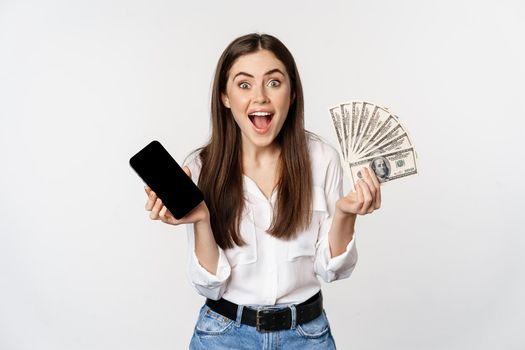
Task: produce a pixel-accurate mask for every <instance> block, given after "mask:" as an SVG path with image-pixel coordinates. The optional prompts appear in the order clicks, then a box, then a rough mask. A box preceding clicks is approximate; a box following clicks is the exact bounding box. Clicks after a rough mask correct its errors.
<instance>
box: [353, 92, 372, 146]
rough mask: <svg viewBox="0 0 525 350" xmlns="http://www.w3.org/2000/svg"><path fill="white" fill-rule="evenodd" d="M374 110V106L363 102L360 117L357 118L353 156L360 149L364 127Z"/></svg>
mask: <svg viewBox="0 0 525 350" xmlns="http://www.w3.org/2000/svg"><path fill="white" fill-rule="evenodd" d="M375 108H376V106H375V105H374V104H372V103H369V102H363V107H362V109H361V117H360V118H359V125H358V135H357V137H356V139H355V142H354V149H353V153H354V154H357V152H358V150H359V147H361V144H362V142H363V136H364V133H365V129H366V126H367V125H368V123H369V121H370V118H371V117H372V115H373V113H374V110H375Z"/></svg>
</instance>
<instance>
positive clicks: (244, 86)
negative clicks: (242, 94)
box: [239, 82, 250, 89]
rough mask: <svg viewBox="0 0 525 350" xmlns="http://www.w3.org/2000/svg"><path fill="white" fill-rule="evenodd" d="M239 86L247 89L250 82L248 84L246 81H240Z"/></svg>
mask: <svg viewBox="0 0 525 350" xmlns="http://www.w3.org/2000/svg"><path fill="white" fill-rule="evenodd" d="M239 87H240V88H241V89H248V88H249V87H250V84H248V83H247V82H242V83H240V84H239Z"/></svg>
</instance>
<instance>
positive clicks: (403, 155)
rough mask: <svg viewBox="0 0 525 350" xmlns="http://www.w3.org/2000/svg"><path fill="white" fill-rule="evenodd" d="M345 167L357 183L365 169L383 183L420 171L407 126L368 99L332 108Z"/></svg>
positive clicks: (331, 114) (333, 120) (331, 112)
mask: <svg viewBox="0 0 525 350" xmlns="http://www.w3.org/2000/svg"><path fill="white" fill-rule="evenodd" d="M329 111H330V116H331V117H332V122H333V124H334V127H335V133H336V136H337V140H338V141H339V145H340V146H341V154H342V155H343V159H344V164H343V165H344V166H343V168H344V170H345V172H346V174H347V176H348V177H349V178H350V180H351V181H352V183H353V184H354V186H355V183H356V182H357V180H358V179H359V178H361V177H362V173H361V171H362V169H363V168H364V167H369V168H370V169H372V170H373V171H374V172H375V174H376V176H377V179H378V180H379V182H381V183H383V182H388V181H392V180H396V179H400V178H404V177H407V176H410V175H415V174H417V152H416V150H415V148H414V143H413V142H412V139H411V137H410V135H409V133H408V130H407V129H406V127H405V126H404V125H403V124H401V122H400V121H399V117H398V116H396V115H394V114H393V113H391V112H390V111H389V110H388V109H387V108H385V107H381V106H378V105H375V104H373V103H369V102H364V101H354V102H348V103H343V104H340V105H337V106H334V107H331V108H330V109H329Z"/></svg>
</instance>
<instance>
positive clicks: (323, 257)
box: [314, 147, 357, 282]
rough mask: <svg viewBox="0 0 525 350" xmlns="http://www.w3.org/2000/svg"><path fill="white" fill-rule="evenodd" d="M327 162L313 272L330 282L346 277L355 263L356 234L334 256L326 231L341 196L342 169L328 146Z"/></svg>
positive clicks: (333, 150)
mask: <svg viewBox="0 0 525 350" xmlns="http://www.w3.org/2000/svg"><path fill="white" fill-rule="evenodd" d="M328 157H329V162H328V167H327V169H326V179H325V186H324V193H325V197H326V203H327V205H326V206H327V210H328V214H327V215H326V216H325V217H324V218H323V219H322V220H321V224H320V228H319V239H318V241H317V245H316V254H315V262H314V270H315V273H316V274H317V275H318V276H320V277H321V278H322V279H323V280H324V281H325V282H332V281H336V280H340V279H343V278H348V277H349V276H350V275H351V274H352V271H353V270H354V268H355V265H356V263H357V249H356V245H355V237H356V234H355V232H354V235H353V238H352V240H351V241H350V242H349V243H348V245H347V246H346V250H345V251H344V252H343V253H342V254H341V255H338V256H336V257H334V258H332V256H331V253H330V245H329V242H328V232H329V231H330V228H331V226H332V220H333V217H334V213H335V203H336V201H337V200H338V199H339V198H341V197H342V196H343V169H342V167H341V162H340V160H339V154H338V153H337V151H336V150H335V149H334V148H332V147H330V152H329V156H328Z"/></svg>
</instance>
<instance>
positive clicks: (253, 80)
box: [221, 50, 292, 147]
mask: <svg viewBox="0 0 525 350" xmlns="http://www.w3.org/2000/svg"><path fill="white" fill-rule="evenodd" d="M221 98H222V102H223V104H224V105H225V106H226V107H227V108H229V109H230V110H231V112H232V114H233V118H234V119H235V122H236V123H237V125H238V126H239V128H240V129H241V134H242V142H243V145H247V144H250V145H252V146H255V147H265V146H268V145H270V144H272V143H273V141H274V140H275V138H276V137H277V135H278V134H279V131H280V130H281V128H282V126H283V124H284V121H285V120H286V116H287V115H288V109H289V107H290V104H291V102H292V96H291V83H290V77H289V76H288V72H287V71H286V68H285V67H284V65H283V63H282V62H281V61H280V60H279V59H277V57H275V55H274V54H273V53H272V52H271V51H268V50H259V51H257V52H254V53H251V54H247V55H243V56H240V57H239V58H237V60H236V61H235V62H234V63H233V65H232V67H231V69H230V71H229V74H228V81H227V83H226V92H225V93H223V94H222V96H221Z"/></svg>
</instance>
